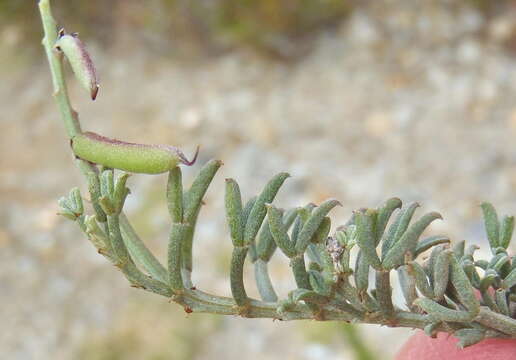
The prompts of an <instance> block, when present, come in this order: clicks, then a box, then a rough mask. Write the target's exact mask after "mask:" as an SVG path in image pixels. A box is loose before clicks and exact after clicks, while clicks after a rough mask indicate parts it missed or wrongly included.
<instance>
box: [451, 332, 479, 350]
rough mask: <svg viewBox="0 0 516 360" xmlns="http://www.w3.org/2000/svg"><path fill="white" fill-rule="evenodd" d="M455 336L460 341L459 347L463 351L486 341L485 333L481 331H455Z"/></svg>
mask: <svg viewBox="0 0 516 360" xmlns="http://www.w3.org/2000/svg"><path fill="white" fill-rule="evenodd" d="M453 335H454V336H455V337H456V338H457V339H459V346H460V347H461V348H462V349H463V348H465V347H468V346H471V345H474V344H476V343H478V342H480V341H482V340H484V337H485V331H484V330H480V329H460V330H457V331H455V332H454V333H453Z"/></svg>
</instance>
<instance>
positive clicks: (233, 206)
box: [225, 179, 244, 246]
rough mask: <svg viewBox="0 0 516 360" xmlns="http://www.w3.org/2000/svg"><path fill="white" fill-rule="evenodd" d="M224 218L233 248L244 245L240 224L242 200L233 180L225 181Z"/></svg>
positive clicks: (242, 227)
mask: <svg viewBox="0 0 516 360" xmlns="http://www.w3.org/2000/svg"><path fill="white" fill-rule="evenodd" d="M225 200H226V217H227V221H228V225H229V232H230V235H231V240H233V246H243V245H244V224H243V222H242V198H241V195H240V188H239V186H238V184H237V182H236V181H235V180H233V179H226V199H225Z"/></svg>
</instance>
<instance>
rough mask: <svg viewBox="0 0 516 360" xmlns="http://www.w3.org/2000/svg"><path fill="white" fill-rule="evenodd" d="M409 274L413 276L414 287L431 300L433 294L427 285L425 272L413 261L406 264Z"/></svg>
mask: <svg viewBox="0 0 516 360" xmlns="http://www.w3.org/2000/svg"><path fill="white" fill-rule="evenodd" d="M408 269H409V273H412V274H414V277H415V279H416V286H417V288H418V289H419V291H420V292H421V293H422V294H423V295H424V296H425V297H427V298H430V299H431V298H433V296H434V292H433V291H432V288H431V287H430V285H429V284H428V280H427V278H426V273H425V270H423V268H422V267H421V265H419V264H418V263H417V262H415V261H411V262H410V263H408Z"/></svg>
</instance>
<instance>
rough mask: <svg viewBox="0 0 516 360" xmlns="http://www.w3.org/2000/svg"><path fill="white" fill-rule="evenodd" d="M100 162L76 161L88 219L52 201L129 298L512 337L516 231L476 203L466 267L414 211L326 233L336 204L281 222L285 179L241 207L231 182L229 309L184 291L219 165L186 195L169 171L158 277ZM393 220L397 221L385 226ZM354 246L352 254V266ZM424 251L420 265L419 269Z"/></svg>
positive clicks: (378, 215)
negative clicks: (278, 283)
mask: <svg viewBox="0 0 516 360" xmlns="http://www.w3.org/2000/svg"><path fill="white" fill-rule="evenodd" d="M40 11H41V16H42V20H43V25H44V29H45V38H44V42H43V44H44V46H45V50H46V54H47V57H48V60H49V64H50V69H51V73H52V79H53V83H54V89H55V94H56V100H57V103H58V105H59V108H60V111H61V115H62V118H63V121H64V123H65V125H66V128H67V131H68V136H69V138H71V139H74V138H77V137H80V136H83V135H81V134H83V133H82V130H81V127H80V124H79V121H78V117H77V116H76V113H75V111H73V109H72V108H71V105H70V102H69V99H68V95H67V93H66V86H65V84H64V78H63V73H62V72H63V69H62V58H61V56H60V55H59V54H58V53H57V52H55V51H53V48H54V45H55V40H56V39H57V31H56V26H55V22H54V20H53V17H52V15H51V13H50V4H49V0H41V1H40ZM115 144H118V143H116V142H115ZM122 144H123V146H126V145H127V144H126V143H122ZM109 145H111V144H109ZM131 145H132V146H135V147H137V148H140V147H141V148H145V146H144V145H138V144H131ZM160 149H161V148H160ZM89 151H92V152H93V151H94V149H93V150H92V149H89V150H88V149H87V148H85V149H84V154H85V156H84V158H85V159H89ZM103 151H104V155H105V156H103V157H99V158H97V159H96V162H97V163H91V162H88V161H85V160H83V159H81V158H78V159H77V162H78V165H79V168H80V169H81V171H82V172H83V174H84V175H85V178H86V179H87V181H88V185H89V186H88V189H89V192H90V199H91V202H92V205H93V206H92V208H93V209H92V211H90V214H88V213H87V211H84V208H83V204H82V200H81V196H80V193H79V191H78V190H77V189H74V190H72V191H71V192H70V194H69V195H68V197H64V198H62V199H60V200H59V204H60V205H61V207H62V210H61V213H62V214H63V215H64V216H66V217H67V218H69V219H71V220H73V221H76V222H77V223H78V224H79V227H80V228H81V230H82V231H83V232H84V233H85V235H86V236H87V237H88V238H89V239H90V240H91V242H92V244H93V245H94V246H95V247H96V248H97V250H98V252H99V253H100V254H102V255H103V256H105V257H106V258H107V259H109V261H111V262H112V263H113V264H114V265H115V266H117V267H118V268H119V269H120V270H121V271H122V273H123V274H124V276H125V277H126V278H127V279H128V281H129V282H130V284H131V285H132V286H134V287H136V288H141V289H144V290H146V291H149V292H152V293H155V294H158V295H161V296H165V297H167V298H170V299H171V300H172V301H174V302H176V303H178V304H180V305H181V306H182V307H183V308H184V310H185V311H186V312H187V313H192V312H194V313H213V314H221V315H239V316H242V317H248V318H272V319H281V320H298V319H315V320H319V321H331V320H338V321H345V322H357V323H371V324H383V325H389V326H402V327H411V328H420V329H425V331H426V332H427V333H428V334H429V335H435V333H436V332H438V331H446V332H449V333H454V334H456V335H457V336H458V337H459V338H460V339H461V342H460V344H461V345H462V346H469V345H472V344H474V343H476V342H478V341H481V340H482V339H484V338H496V337H498V338H508V337H513V338H514V337H516V319H515V318H514V316H515V314H514V312H515V307H516V286H515V283H516V270H515V269H516V257H514V256H513V257H510V256H509V254H508V253H507V248H508V247H509V243H510V241H511V237H512V233H513V228H514V221H513V218H512V217H508V216H505V217H502V219H501V220H500V219H499V218H498V215H497V214H496V211H495V209H494V207H493V206H492V205H491V204H488V203H484V204H483V205H482V209H483V211H484V219H485V224H486V231H487V237H488V239H489V244H490V247H491V252H492V254H493V256H492V258H491V259H489V260H484V259H481V260H479V259H475V257H474V253H475V250H476V249H477V247H476V246H468V247H466V246H465V243H464V242H459V243H458V244H456V245H455V246H454V247H453V248H452V249H450V248H449V244H448V243H449V239H448V238H447V237H445V236H442V235H438V236H433V237H430V238H425V239H423V240H420V237H421V235H422V234H423V232H424V231H425V230H426V229H427V228H428V226H429V225H430V224H431V223H432V222H433V221H434V220H437V219H441V216H440V214H438V213H436V212H430V213H427V214H425V215H423V216H421V217H420V218H419V219H418V220H415V221H412V220H413V218H414V215H415V212H416V210H417V208H418V207H419V204H417V203H413V204H410V205H409V206H407V207H405V208H404V207H403V206H402V203H401V201H400V200H399V199H397V198H393V199H389V200H387V201H386V202H385V203H384V204H383V205H381V206H380V207H378V208H376V209H361V210H358V211H355V212H354V213H353V214H352V215H351V217H350V219H349V220H348V221H347V222H346V223H345V224H344V225H341V226H338V227H337V229H336V230H335V231H334V232H333V233H331V231H330V230H331V224H332V221H331V218H330V217H329V215H330V213H331V210H332V209H334V208H335V207H336V206H337V205H339V202H338V201H336V200H334V199H329V200H326V201H324V202H323V203H321V204H320V205H319V206H317V205H315V204H308V205H306V206H304V207H300V208H294V209H289V210H287V211H284V210H282V209H280V208H278V207H277V206H276V205H275V204H274V199H275V197H276V194H277V193H278V191H279V190H280V188H281V187H282V185H283V183H284V182H285V180H286V179H287V178H288V176H289V175H288V174H287V173H279V174H277V175H275V176H273V177H272V178H271V180H270V181H269V182H268V183H267V184H265V186H264V188H263V190H262V192H261V193H260V194H258V195H257V196H254V197H250V198H249V200H247V201H246V202H245V205H244V203H243V202H242V194H241V193H240V190H239V186H238V183H237V182H236V180H232V179H228V180H227V182H226V196H225V204H226V219H227V222H228V227H229V230H230V231H229V232H230V236H229V238H230V239H231V243H232V245H233V253H232V257H231V261H230V265H229V278H230V284H231V295H232V298H228V297H224V296H219V295H214V294H209V293H206V292H203V291H201V290H199V289H197V288H196V287H195V286H193V284H192V281H191V273H192V271H193V258H192V245H193V241H194V234H195V228H196V225H197V222H198V216H199V213H200V209H201V206H202V204H203V197H204V195H205V193H206V191H207V190H208V187H209V186H210V184H211V182H212V180H213V178H214V176H215V175H216V173H217V171H218V169H219V168H220V166H221V165H222V162H221V161H217V160H211V161H209V162H207V163H206V164H205V165H204V166H203V168H201V170H200V171H199V173H198V174H197V175H196V177H195V178H194V180H193V182H192V185H191V186H190V188H188V189H185V187H184V186H183V177H182V172H181V168H180V167H172V168H171V169H168V170H170V171H169V178H168V184H167V189H166V190H165V191H164V194H165V195H166V198H167V203H168V209H169V214H170V217H171V219H170V220H171V230H170V238H169V245H168V252H167V255H168V258H167V262H166V264H167V266H166V267H165V266H163V265H162V264H161V263H160V262H159V261H158V259H157V258H156V257H155V255H154V254H153V253H152V252H151V251H150V250H149V249H148V248H147V247H146V246H145V244H144V242H143V241H142V240H141V239H140V237H139V236H138V235H137V234H136V232H135V230H134V229H133V227H132V226H131V224H130V223H129V221H128V220H127V218H126V217H125V215H124V213H123V207H124V203H125V199H126V197H127V196H128V195H129V193H130V191H129V189H128V188H127V186H126V185H127V178H128V176H129V174H127V173H124V172H123V171H121V170H127V168H126V167H125V166H120V168H117V169H112V168H109V167H108V166H111V167H115V168H116V167H118V166H117V163H113V162H111V161H110V159H111V155H113V154H112V153H116V152H117V151H120V150H119V148H118V147H117V146H108V147H107V148H106V149H103ZM115 155H116V156H118V155H120V154H115ZM124 156H126V157H129V159H125V160H124V161H129V162H131V161H132V160H135V159H136V160H138V159H137V157H138V156H140V154H134V153H133V152H130V151H129V152H124ZM81 157H82V156H81ZM106 159H107V160H106ZM124 164H125V162H124ZM190 164H191V163H189V162H183V163H182V164H180V165H190ZM178 165H179V164H178ZM395 211H397V212H398V214H397V215H396V216H395V218H394V220H393V221H391V217H393V215H394V212H395ZM266 217H267V221H266V222H264V221H265V218H266ZM257 238H258V240H256V239H257ZM257 241H258V246H257ZM355 245H358V247H359V252H358V255H357V257H356V258H354V259H353V258H352V257H351V249H352V248H353V247H354V246H355ZM277 249H279V250H280V251H281V252H282V253H283V254H284V255H285V256H286V257H287V258H288V261H289V265H290V268H291V270H292V275H293V277H294V279H295V282H296V285H297V287H296V288H295V289H292V291H290V292H289V294H288V296H287V298H285V299H278V296H277V295H276V292H275V291H274V286H273V282H272V279H271V278H270V276H269V273H268V268H267V265H268V262H269V260H270V259H271V257H272V256H273V254H274V253H275V251H276V250H277ZM429 249H432V253H431V255H430V257H429V258H428V260H427V261H425V262H422V263H421V262H420V261H418V258H421V254H422V253H423V252H424V251H426V250H429ZM307 260H309V261H310V262H309V263H308V265H307V264H306V261H307ZM248 262H250V263H252V265H253V266H254V267H255V277H256V283H257V287H258V289H259V292H260V296H261V300H257V299H252V298H250V297H249V296H248V295H247V292H246V290H245V282H244V277H243V273H244V267H245V266H246V265H247V263H248ZM394 270H396V271H397V272H398V274H399V278H398V282H399V286H400V287H401V289H402V292H403V294H404V296H405V300H406V304H405V305H398V304H394V303H393V301H392V287H391V276H390V275H391V272H393V271H394ZM479 270H480V271H479ZM370 271H373V272H374V275H375V277H374V284H370V283H369V273H370ZM477 293H480V295H481V298H480V299H479V298H477V296H476V294H477Z"/></svg>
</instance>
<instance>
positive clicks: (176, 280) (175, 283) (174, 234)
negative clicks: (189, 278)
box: [168, 223, 189, 291]
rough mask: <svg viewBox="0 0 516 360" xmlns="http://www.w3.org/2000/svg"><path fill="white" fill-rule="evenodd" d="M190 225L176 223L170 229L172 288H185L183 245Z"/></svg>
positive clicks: (169, 267) (169, 245)
mask: <svg viewBox="0 0 516 360" xmlns="http://www.w3.org/2000/svg"><path fill="white" fill-rule="evenodd" d="M188 228H189V225H186V224H179V223H174V224H172V228H171V230H170V237H169V242H168V274H169V284H170V287H171V288H172V290H174V291H181V290H183V288H184V285H183V278H182V275H181V247H182V245H183V241H184V239H185V236H186V235H187V232H188Z"/></svg>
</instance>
